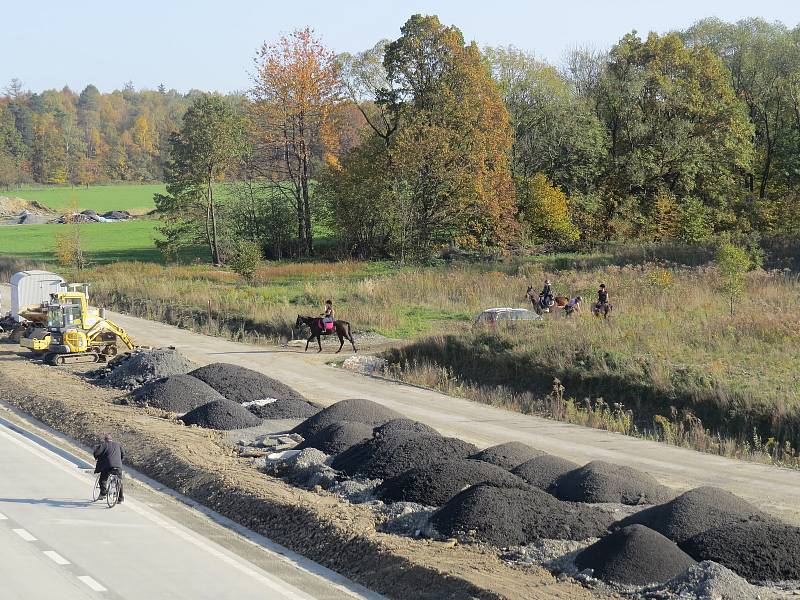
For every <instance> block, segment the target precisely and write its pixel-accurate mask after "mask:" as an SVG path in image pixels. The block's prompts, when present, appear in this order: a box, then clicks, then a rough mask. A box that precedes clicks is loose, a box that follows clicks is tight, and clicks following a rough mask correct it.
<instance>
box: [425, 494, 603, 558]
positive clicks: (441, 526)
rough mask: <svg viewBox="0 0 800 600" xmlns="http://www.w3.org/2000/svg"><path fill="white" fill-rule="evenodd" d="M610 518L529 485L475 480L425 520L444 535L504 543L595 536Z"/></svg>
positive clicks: (597, 535) (591, 508) (525, 542)
mask: <svg viewBox="0 0 800 600" xmlns="http://www.w3.org/2000/svg"><path fill="white" fill-rule="evenodd" d="M611 520H612V519H611V517H610V515H609V514H608V513H607V512H604V511H601V510H598V509H597V508H594V507H590V506H580V505H575V504H570V503H568V502H562V501H561V500H558V499H556V498H554V497H553V496H551V495H550V494H548V493H547V492H543V491H542V490H540V489H538V488H534V487H531V486H525V487H524V488H519V487H497V486H494V485H491V484H478V485H474V486H472V487H470V488H467V489H466V490H464V491H463V492H460V493H459V494H456V495H455V496H453V498H451V499H450V500H449V501H448V502H447V503H446V504H445V505H444V506H442V507H441V508H440V509H439V510H437V511H436V512H435V513H434V514H433V515H432V516H431V520H430V524H431V525H432V526H433V528H434V529H435V530H436V531H438V532H439V533H440V534H442V535H444V536H446V537H454V538H457V539H461V540H466V541H482V542H488V543H491V544H494V545H495V546H498V547H500V548H507V547H509V546H518V545H521V544H528V543H531V542H534V541H536V540H539V539H565V540H584V539H587V538H591V537H599V536H601V535H603V534H605V533H606V530H607V528H608V525H609V524H610V522H611Z"/></svg>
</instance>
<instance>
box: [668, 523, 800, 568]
mask: <svg viewBox="0 0 800 600" xmlns="http://www.w3.org/2000/svg"><path fill="white" fill-rule="evenodd" d="M680 546H681V548H682V549H683V550H684V551H685V552H686V553H688V554H689V555H690V556H692V557H693V558H695V559H696V560H713V561H714V562H718V563H720V564H721V565H724V566H726V567H728V568H729V569H731V570H732V571H734V572H736V573H738V574H739V575H741V576H742V577H744V578H745V579H747V580H749V581H754V582H755V581H783V580H788V579H800V528H798V527H793V526H791V525H786V524H784V523H777V522H775V523H764V522H760V521H748V522H746V523H735V524H732V525H722V526H721V527H715V528H713V529H708V530H706V531H704V532H702V533H699V534H697V535H695V536H693V537H691V538H689V539H688V540H686V541H685V542H683V543H681V545H680Z"/></svg>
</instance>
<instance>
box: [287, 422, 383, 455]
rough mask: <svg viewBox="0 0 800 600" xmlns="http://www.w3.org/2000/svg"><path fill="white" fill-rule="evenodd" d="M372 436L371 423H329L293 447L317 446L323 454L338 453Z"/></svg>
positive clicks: (297, 448) (300, 448) (298, 448)
mask: <svg viewBox="0 0 800 600" xmlns="http://www.w3.org/2000/svg"><path fill="white" fill-rule="evenodd" d="M371 437H372V425H366V424H364V423H350V422H349V421H344V422H341V423H331V424H330V425H328V426H327V427H326V428H325V429H323V430H321V431H319V432H317V433H315V434H314V435H312V436H311V437H310V438H308V439H306V440H304V441H303V442H302V443H301V444H299V445H298V446H296V447H295V449H296V450H303V449H304V448H317V449H318V450H322V451H323V452H324V453H325V454H331V455H333V454H339V453H340V452H344V451H345V450H347V449H348V448H350V447H351V446H354V445H355V444H358V443H359V442H363V441H364V440H368V439H370V438H371Z"/></svg>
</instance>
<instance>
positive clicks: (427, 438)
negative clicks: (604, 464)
mask: <svg viewBox="0 0 800 600" xmlns="http://www.w3.org/2000/svg"><path fill="white" fill-rule="evenodd" d="M312 418H314V417H312ZM476 450H477V448H476V447H475V446H473V445H472V444H468V443H467V442H465V441H463V440H460V439H458V438H448V437H442V436H441V435H438V434H437V435H431V434H427V435H423V434H408V433H405V432H400V433H398V434H396V435H392V436H383V437H376V438H372V439H371V440H366V441H364V442H361V443H360V444H356V445H355V446H352V447H351V448H349V449H348V450H345V451H344V452H342V453H341V454H339V455H338V456H337V457H336V458H334V459H333V462H332V463H331V466H332V467H333V468H334V469H336V470H337V471H342V472H343V473H345V474H346V475H350V476H355V475H360V476H362V477H368V478H370V479H388V478H390V477H396V476H397V475H400V474H401V473H403V472H405V471H408V470H409V469H413V468H414V467H421V466H424V465H430V464H433V463H437V462H442V461H445V460H455V459H459V458H467V457H468V456H469V455H470V454H474V453H475V451H476Z"/></svg>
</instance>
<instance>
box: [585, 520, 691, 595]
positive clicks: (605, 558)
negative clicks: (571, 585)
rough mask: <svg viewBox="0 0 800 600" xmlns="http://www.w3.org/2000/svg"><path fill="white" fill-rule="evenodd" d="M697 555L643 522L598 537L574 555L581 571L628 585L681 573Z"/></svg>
mask: <svg viewBox="0 0 800 600" xmlns="http://www.w3.org/2000/svg"><path fill="white" fill-rule="evenodd" d="M694 564H695V561H694V559H692V557H691V556H689V555H688V554H686V553H685V552H684V551H683V550H681V549H680V548H678V546H676V545H675V543H674V542H672V541H670V540H668V539H667V538H665V537H664V536H663V535H661V534H660V533H658V532H656V531H653V530H652V529H649V528H647V527H645V526H644V525H630V526H628V527H624V528H622V529H618V530H617V531H614V532H613V533H610V534H609V535H607V536H605V537H604V538H602V539H600V540H598V541H597V542H595V543H594V544H592V545H591V546H589V547H588V548H586V549H585V550H583V551H582V552H580V553H579V554H578V555H577V556H576V557H575V566H576V567H577V568H578V569H580V570H581V571H583V570H585V569H592V570H593V576H594V577H596V578H598V579H602V580H603V581H608V582H613V583H622V584H627V585H647V584H653V583H663V582H665V581H668V580H670V579H673V578H674V577H678V576H679V575H681V574H682V573H683V572H684V571H685V570H686V569H687V568H689V567H691V566H692V565H694Z"/></svg>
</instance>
